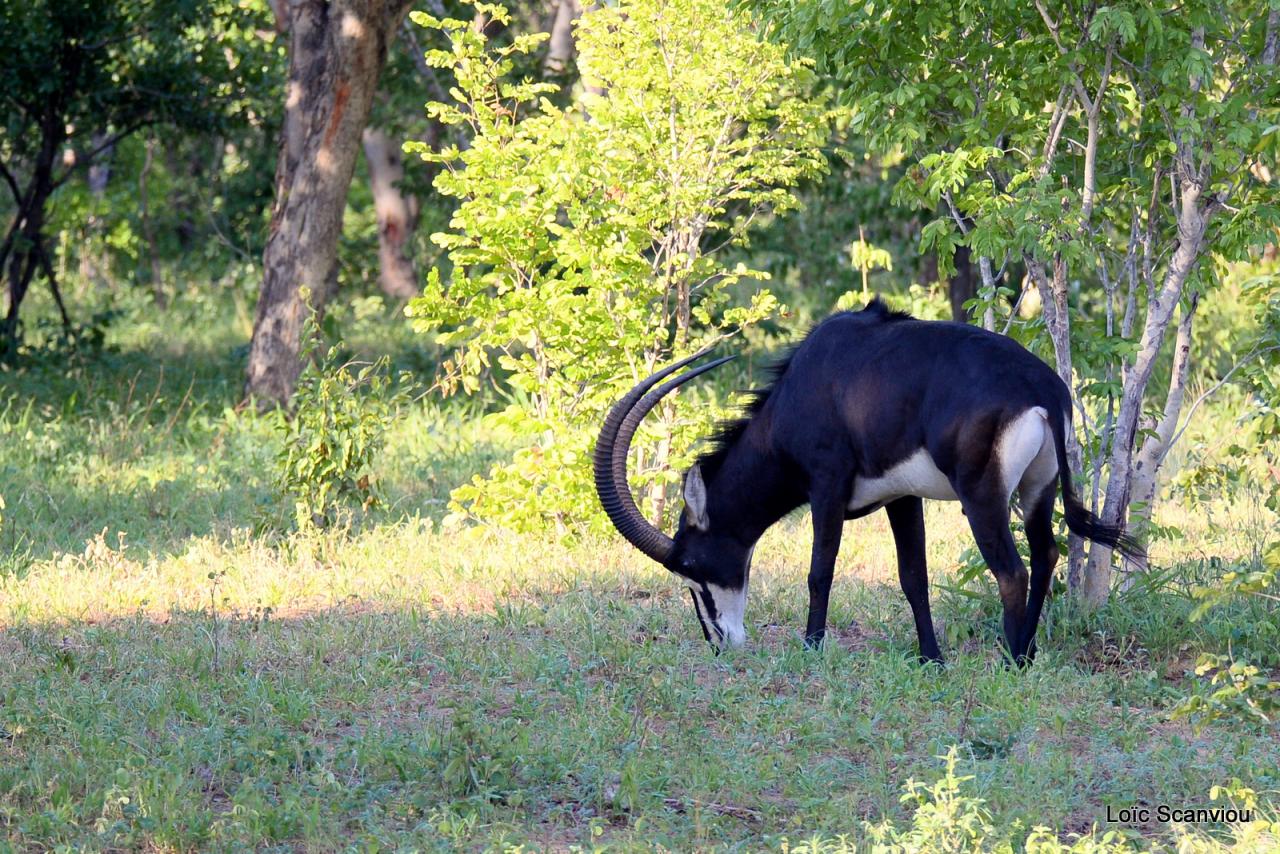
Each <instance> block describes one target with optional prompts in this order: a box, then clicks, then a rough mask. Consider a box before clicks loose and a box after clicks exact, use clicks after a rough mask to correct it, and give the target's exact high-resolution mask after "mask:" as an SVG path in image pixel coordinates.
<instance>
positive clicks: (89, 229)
mask: <svg viewBox="0 0 1280 854" xmlns="http://www.w3.org/2000/svg"><path fill="white" fill-rule="evenodd" d="M90 144H91V145H92V146H93V147H94V148H95V149H96V148H98V147H99V146H105V147H104V148H103V151H102V154H101V155H99V157H100V159H99V160H96V161H94V163H92V164H91V165H90V166H89V174H88V177H87V179H86V183H87V184H88V185H89V195H90V196H92V197H93V203H94V205H97V204H98V203H99V202H101V201H102V199H103V197H104V196H106V194H107V184H108V183H109V182H110V180H111V158H112V157H113V156H115V148H116V147H115V145H114V144H112V143H110V142H109V136H108V135H107V133H106V132H105V131H98V132H97V133H95V134H94V135H93V137H92V138H91V141H90ZM101 227H102V220H101V219H100V218H99V217H98V214H97V212H96V211H95V210H91V211H90V213H89V216H88V218H87V219H86V220H85V224H84V230H85V237H86V239H85V240H84V241H83V242H82V243H81V244H80V257H79V259H78V262H79V277H80V281H81V282H85V283H87V282H91V281H93V280H94V279H96V278H98V272H99V259H98V258H96V257H95V256H94V253H93V250H92V249H91V248H90V247H92V246H93V245H94V242H93V238H94V237H96V236H97V233H98V231H99V229H101Z"/></svg>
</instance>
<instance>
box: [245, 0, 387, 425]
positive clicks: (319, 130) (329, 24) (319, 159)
mask: <svg viewBox="0 0 1280 854" xmlns="http://www.w3.org/2000/svg"><path fill="white" fill-rule="evenodd" d="M408 7H409V0H275V2H274V3H273V8H274V10H275V12H276V20H277V26H278V28H279V29H280V30H281V31H282V32H288V34H289V74H288V80H287V83H286V92H285V105H284V108H285V121H284V128H283V130H282V132H281V140H280V152H279V156H278V159H277V163H276V179H275V205H274V207H273V208H272V212H271V226H270V235H269V237H268V238H267V246H266V250H265V251H264V252H263V258H262V266H263V279H262V290H261V293H260V295H259V298H258V310H257V316H256V318H255V320H254V325H253V340H252V342H251V343H250V347H249V364H248V376H247V380H246V384H245V391H246V394H247V395H248V396H250V397H252V398H255V399H256V400H258V401H259V403H260V404H263V405H272V404H277V405H278V404H283V403H285V402H287V401H288V400H289V398H290V397H291V395H292V394H293V388H294V384H295V383H296V382H297V379H298V374H299V372H300V370H301V362H300V360H299V355H298V354H299V346H300V336H301V332H302V324H303V320H304V318H305V317H306V315H307V313H308V311H309V308H308V306H307V304H306V303H305V301H304V299H303V297H302V292H303V289H304V288H305V289H306V291H307V292H309V293H310V295H311V297H310V299H311V300H312V305H313V307H314V308H316V309H323V307H324V305H325V303H327V302H328V300H329V298H330V297H331V296H332V294H333V292H334V290H335V288H336V285H337V281H336V276H337V257H338V238H339V236H340V235H341V232H342V213H343V210H344V208H345V207H346V200H347V189H348V188H349V186H350V184H351V174H352V171H353V170H354V169H355V162H356V157H357V156H358V155H359V152H360V148H361V137H362V134H363V133H364V130H365V127H366V124H367V122H368V118H369V110H370V107H371V106H372V104H373V96H374V92H375V90H376V88H377V85H378V78H379V76H380V74H381V72H382V68H383V65H384V64H385V62H386V59H387V50H388V46H389V45H390V43H391V40H392V38H393V36H394V35H395V32H396V29H397V28H398V27H399V26H400V22H401V21H402V20H403V18H404V15H405V12H407V11H408Z"/></svg>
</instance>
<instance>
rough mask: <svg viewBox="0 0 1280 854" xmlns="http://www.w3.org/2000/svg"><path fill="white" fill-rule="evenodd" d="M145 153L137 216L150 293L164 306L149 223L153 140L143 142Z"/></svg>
mask: <svg viewBox="0 0 1280 854" xmlns="http://www.w3.org/2000/svg"><path fill="white" fill-rule="evenodd" d="M144 151H145V155H144V158H143V161H142V170H141V171H140V172H139V173H138V217H139V219H140V220H141V223H142V237H143V239H144V240H145V241H146V242H147V259H148V261H149V262H150V269H151V294H152V296H153V297H154V298H155V301H156V305H157V306H159V307H160V308H164V307H165V306H166V305H167V304H168V300H167V299H166V297H165V293H164V284H163V282H162V280H161V274H160V253H159V250H158V249H157V248H156V233H155V229H154V228H152V225H151V213H150V193H149V192H148V191H147V176H148V175H150V174H151V165H152V163H153V162H154V160H155V140H153V139H148V140H147V141H146V143H145V148H144Z"/></svg>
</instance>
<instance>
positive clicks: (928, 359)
mask: <svg viewBox="0 0 1280 854" xmlns="http://www.w3.org/2000/svg"><path fill="white" fill-rule="evenodd" d="M706 354H707V351H703V352H702V353H698V354H697V355H694V356H691V357H689V358H688V359H684V360H682V361H680V362H677V363H676V364H674V365H671V366H669V367H667V368H664V369H663V370H661V371H658V372H657V373H656V374H654V375H653V376H651V377H649V378H648V379H646V380H644V381H643V382H641V383H640V384H639V385H637V386H636V387H635V388H634V389H632V390H631V391H630V392H628V393H627V394H626V395H625V396H624V397H623V398H622V399H621V400H619V401H618V403H617V404H615V405H614V407H613V409H612V410H611V411H610V412H609V415H608V417H607V418H606V419H605V422H604V427H603V428H602V429H601V431H600V438H599V440H598V442H597V444H596V450H595V460H594V463H595V483H596V491H597V493H598V494H599V496H600V502H601V504H602V505H603V506H604V509H605V511H606V512H607V513H608V514H609V518H610V519H611V520H612V521H613V524H614V526H615V527H617V529H618V531H619V533H621V534H622V535H623V536H624V537H626V538H627V540H629V541H630V542H631V544H632V545H634V546H635V547H636V548H637V549H639V550H640V551H641V552H643V553H644V554H646V555H648V556H649V557H651V558H653V559H654V560H656V561H658V563H660V564H662V565H663V566H665V567H666V568H667V569H669V570H670V571H672V572H674V573H676V574H677V575H679V576H680V577H681V578H682V579H683V580H684V581H685V583H686V584H687V585H688V586H689V589H690V593H691V596H692V599H693V605H694V610H695V611H696V613H697V615H698V620H699V622H700V623H701V624H702V632H703V634H704V635H705V636H706V639H707V641H708V642H709V643H711V644H712V645H713V646H715V647H716V648H717V649H718V648H719V645H721V644H727V645H729V646H739V645H741V644H742V643H743V642H744V640H745V639H746V632H745V630H744V628H743V615H744V612H745V609H746V603H747V582H748V578H749V575H750V570H751V553H752V550H753V549H754V547H755V543H756V541H757V540H759V538H760V536H761V534H763V533H764V532H765V530H766V529H767V528H769V526H771V525H773V524H774V523H775V522H777V521H778V520H779V519H781V518H782V517H783V516H784V515H786V514H787V513H789V512H791V511H792V510H794V509H795V508H797V507H799V506H801V505H802V504H805V503H806V502H807V503H808V504H809V506H810V508H811V510H812V513H813V553H812V559H811V562H810V564H809V619H808V624H807V626H806V628H805V641H806V643H807V644H808V645H810V646H816V645H818V644H819V643H821V641H822V638H823V636H824V635H825V633H826V623H827V601H828V598H829V596H830V593H831V578H832V573H833V571H834V569H835V562H836V554H837V552H838V551H839V549H840V536H841V531H842V528H843V525H844V521H845V520H846V519H856V518H859V517H861V516H865V515H867V514H869V513H872V512H874V511H876V510H879V509H880V508H884V510H885V512H886V513H887V514H888V517H889V526H890V528H891V529H892V531H893V535H894V539H895V542H896V545H897V553H898V578H899V581H901V583H902V590H903V592H904V593H905V594H906V597H907V602H908V603H909V604H910V606H911V612H912V615H913V616H914V618H915V624H916V634H917V637H918V638H919V642H920V658H921V659H922V660H927V661H939V662H940V661H941V660H942V654H941V652H940V651H939V650H938V641H937V638H936V637H934V632H933V622H932V619H931V618H930V615H929V596H928V590H929V580H928V571H927V568H926V566H925V533H924V508H923V503H922V501H921V499H923V498H934V499H942V500H949V501H959V502H960V504H961V507H962V508H963V509H964V513H965V516H966V517H967V518H968V521H969V526H970V528H971V529H972V531H973V537H974V539H975V540H976V541H977V544H978V548H979V550H980V551H981V553H982V557H983V558H984V559H985V560H986V562H987V565H988V566H989V567H990V568H991V571H992V573H993V574H994V575H995V577H996V582H997V584H998V586H999V589H1000V600H1001V603H1002V605H1003V608H1004V636H1005V643H1006V647H1007V650H1008V653H1009V655H1010V656H1011V657H1012V658H1013V660H1014V661H1017V662H1019V663H1025V662H1027V661H1030V659H1031V658H1033V657H1034V655H1035V632H1036V625H1037V623H1038V622H1039V620H1040V611H1041V608H1042V607H1043V605H1044V599H1045V594H1046V593H1047V591H1048V589H1049V581H1050V578H1051V577H1052V575H1053V568H1054V565H1055V564H1056V563H1057V561H1058V545H1057V543H1056V542H1055V541H1054V536H1053V522H1052V516H1053V505H1054V499H1055V496H1056V494H1057V491H1058V486H1059V484H1061V489H1062V501H1063V506H1064V508H1065V516H1066V522H1067V527H1068V528H1070V529H1071V530H1072V531H1074V532H1075V533H1077V534H1079V535H1081V536H1083V537H1086V538H1088V539H1091V540H1094V541H1097V542H1102V543H1106V544H1107V545H1109V546H1112V547H1115V548H1118V549H1120V550H1121V551H1122V552H1124V553H1125V554H1130V555H1137V554H1140V548H1139V547H1138V545H1137V544H1136V543H1135V542H1134V541H1133V540H1132V539H1130V538H1129V536H1128V535H1126V534H1125V533H1124V531H1123V529H1122V528H1120V527H1113V526H1108V525H1105V524H1103V523H1102V522H1101V521H1100V520H1099V519H1098V518H1097V517H1096V516H1094V515H1093V514H1092V513H1090V512H1089V511H1088V510H1087V509H1086V508H1085V507H1084V505H1083V504H1081V502H1080V499H1079V497H1078V496H1077V495H1076V493H1075V491H1074V489H1073V487H1072V484H1071V475H1070V471H1069V469H1068V466H1067V457H1066V444H1065V440H1064V437H1065V435H1066V431H1067V430H1070V429H1071V397H1070V394H1069V392H1068V390H1067V387H1066V385H1065V384H1064V383H1063V382H1062V380H1061V379H1060V378H1059V377H1058V375H1057V374H1055V373H1054V372H1053V371H1052V370H1051V369H1050V368H1049V366H1048V365H1046V364H1045V363H1044V362H1042V361H1040V359H1038V358H1036V357H1035V356H1033V355H1032V354H1031V353H1029V352H1027V350H1025V349H1024V348H1023V347H1022V346H1021V345H1019V344H1018V343H1017V342H1016V341H1013V340H1012V339H1010V338H1006V337H1004V336H1002V335H996V334H994V333H991V332H987V331H985V330H982V329H978V328H976V327H973V326H966V325H964V324H961V323H944V322H935V321H920V320H915V319H914V318H911V317H910V316H908V315H905V314H899V313H896V312H891V311H890V310H889V309H888V308H887V307H886V306H885V304H884V303H883V302H881V301H880V300H879V299H878V298H877V299H875V300H873V301H872V302H871V303H870V304H869V305H868V306H867V307H866V308H865V309H863V310H862V311H858V312H842V313H839V314H835V315H832V316H831V317H828V318H827V319H826V320H824V321H822V322H821V323H819V324H818V325H817V326H816V327H815V328H814V329H813V330H812V331H811V332H810V333H809V335H808V336H807V337H806V338H805V339H804V341H803V342H801V343H800V345H799V346H798V347H796V348H795V349H794V350H793V351H792V352H791V354H790V356H789V357H787V358H786V359H785V360H784V361H783V362H782V363H781V364H779V365H778V366H777V367H776V368H775V371H774V381H773V383H772V384H771V385H770V386H769V387H767V388H765V389H763V390H760V391H757V392H754V394H753V396H752V398H751V400H750V402H749V403H748V405H747V406H746V410H745V413H744V415H743V417H742V418H739V419H738V420H736V421H733V422H730V423H728V424H726V425H724V426H722V428H721V429H720V431H719V432H718V433H717V434H716V436H715V437H714V440H713V444H712V446H711V448H710V449H709V450H708V451H706V452H705V453H703V454H702V456H701V457H700V458H699V459H698V460H697V462H696V463H695V464H694V465H693V467H692V468H690V469H689V471H688V473H687V474H686V475H685V478H684V502H685V506H684V511H683V512H682V513H681V516H680V522H679V526H678V528H677V530H676V535H675V537H674V539H673V538H671V537H668V536H667V535H666V534H663V533H662V532H661V531H659V530H658V529H657V528H656V527H654V526H653V525H651V524H649V523H648V522H647V521H646V520H645V519H644V517H643V516H642V515H641V514H640V512H639V510H638V509H637V507H636V504H635V501H634V499H633V498H632V496H631V491H630V488H629V487H628V485H627V454H628V449H629V448H630V445H631V439H632V437H633V436H634V435H635V431H636V428H637V427H638V426H639V424H640V421H641V419H643V418H644V416H645V414H646V413H648V412H649V410H651V409H652V408H653V407H654V406H655V405H656V404H657V403H658V401H659V400H661V399H662V398H663V397H664V396H665V395H666V394H668V393H669V392H671V391H672V390H673V389H675V388H676V387H677V386H680V385H682V384H683V383H686V382H688V381H689V380H691V379H693V378H694V377H696V376H698V375H700V374H702V373H705V372H706V371H709V370H711V369H713V368H715V367H717V366H718V365H721V364H723V363H725V362H727V361H729V359H731V358H733V357H731V356H730V357H725V358H721V359H716V360H715V361H713V362H710V363H707V364H704V365H702V366H700V367H698V368H695V369H693V370H690V371H688V372H686V373H684V374H682V375H680V376H677V377H675V378H674V379H667V378H668V377H670V376H671V375H672V374H674V373H675V372H676V371H678V370H680V369H681V368H683V367H685V366H687V365H689V364H691V363H692V362H694V361H696V360H698V359H700V358H702V357H703V356H705V355H706ZM664 380H666V382H663V381H664ZM659 383H662V384H661V385H659ZM655 386H656V387H655ZM1015 491H1016V492H1017V495H1018V499H1019V501H1020V502H1021V505H1022V509H1023V515H1024V519H1025V527H1026V532H1027V541H1028V544H1029V546H1030V552H1031V573H1030V584H1029V585H1028V574H1027V569H1026V567H1025V566H1024V565H1023V563H1022V558H1021V557H1020V556H1019V555H1018V551H1017V548H1016V547H1015V545H1014V541H1013V534H1012V532H1011V531H1010V529H1009V512H1010V499H1011V498H1012V497H1013V494H1014V493H1015ZM1028 587H1029V589H1028Z"/></svg>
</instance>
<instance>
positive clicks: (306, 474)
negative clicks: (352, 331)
mask: <svg viewBox="0 0 1280 854" xmlns="http://www.w3.org/2000/svg"><path fill="white" fill-rule="evenodd" d="M303 340H304V341H306V342H307V343H306V345H305V348H304V352H303V358H304V359H305V360H306V367H305V368H304V369H303V372H302V376H301V377H300V378H299V379H298V387H297V391H296V393H295V395H294V412H293V414H292V415H291V416H290V415H289V414H288V413H284V412H282V413H280V420H279V421H278V422H277V430H278V431H279V433H280V434H281V436H282V437H283V439H284V444H283V447H281V449H280V453H279V455H278V456H277V458H276V463H277V467H278V476H279V483H280V488H281V490H282V491H283V492H284V493H285V494H286V495H288V496H290V497H292V498H293V504H294V517H295V521H296V523H297V525H298V527H299V528H306V527H310V526H315V527H321V528H323V527H326V526H328V525H330V524H332V523H333V522H334V521H335V518H336V515H335V514H336V513H337V511H338V509H339V508H340V507H342V506H343V505H344V504H353V503H354V504H358V505H359V506H360V507H361V509H364V510H367V509H369V508H370V507H372V506H375V505H377V503H378V501H379V498H378V491H377V488H376V485H375V481H374V476H373V464H374V460H375V459H376V458H377V456H378V454H379V452H380V451H381V450H382V447H383V444H384V442H385V439H386V432H387V428H388V427H389V426H390V425H391V422H392V419H393V418H394V417H395V414H396V412H397V411H398V410H399V408H400V407H401V406H402V405H403V404H404V403H405V402H406V401H407V398H408V392H407V382H406V380H405V377H403V376H402V377H400V378H399V380H393V379H392V378H391V377H390V376H388V373H389V361H388V359H387V357H385V356H384V357H382V358H380V359H378V360H376V361H374V362H364V363H361V362H355V361H348V360H343V359H342V358H341V356H340V355H339V351H338V348H336V347H325V346H324V345H323V344H322V342H321V340H320V336H319V335H318V334H317V329H316V324H315V323H314V320H310V321H308V322H307V324H306V326H305V327H304V330H303Z"/></svg>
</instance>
